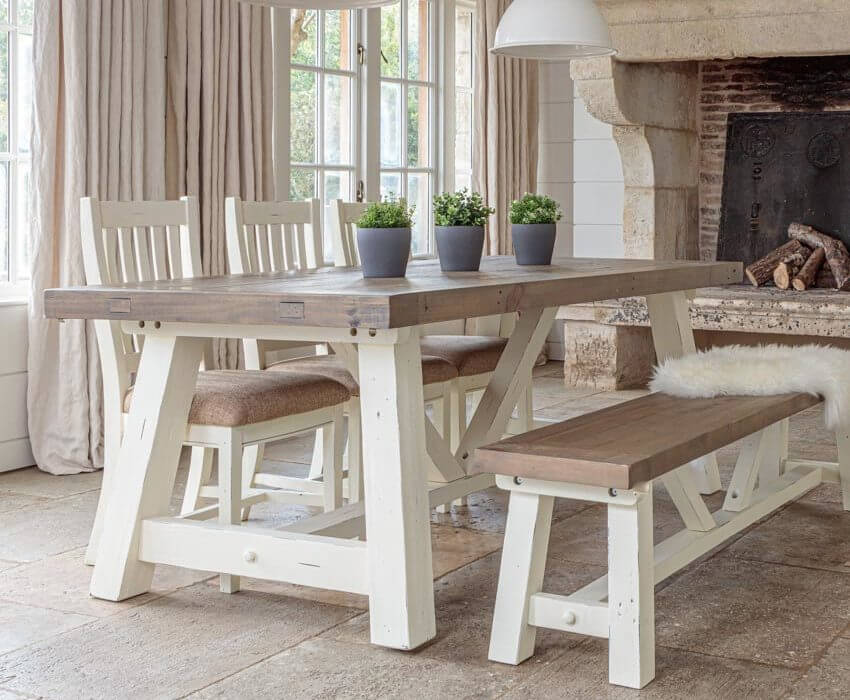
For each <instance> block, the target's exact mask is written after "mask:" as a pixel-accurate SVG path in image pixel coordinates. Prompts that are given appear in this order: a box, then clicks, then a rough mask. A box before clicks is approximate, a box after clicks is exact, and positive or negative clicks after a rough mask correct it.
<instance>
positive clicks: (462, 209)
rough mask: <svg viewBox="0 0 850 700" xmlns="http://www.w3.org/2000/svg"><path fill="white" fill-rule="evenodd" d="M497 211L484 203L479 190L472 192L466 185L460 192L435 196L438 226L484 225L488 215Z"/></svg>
mask: <svg viewBox="0 0 850 700" xmlns="http://www.w3.org/2000/svg"><path fill="white" fill-rule="evenodd" d="M495 211H496V210H495V209H491V208H490V207H488V206H487V205H486V204H485V203H484V199H483V198H482V197H481V195H480V194H478V192H470V191H469V190H468V189H467V188H466V187H464V188H463V189H462V190H461V191H460V192H446V193H445V194H438V195H435V196H434V224H435V225H436V226H484V225H485V224H486V223H487V217H488V216H489V215H490V214H493V213H495Z"/></svg>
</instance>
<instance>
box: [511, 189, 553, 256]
mask: <svg viewBox="0 0 850 700" xmlns="http://www.w3.org/2000/svg"><path fill="white" fill-rule="evenodd" d="M560 218H561V205H560V204H558V203H557V202H556V201H555V200H554V199H552V198H551V197H547V196H546V195H542V194H528V193H526V194H524V195H523V196H522V198H521V199H515V200H514V201H513V202H511V236H512V237H513V239H514V252H515V253H516V261H517V265H551V264H552V251H553V250H554V249H555V233H556V228H555V224H556V223H557V222H558V221H559V220H560Z"/></svg>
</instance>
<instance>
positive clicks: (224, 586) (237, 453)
mask: <svg viewBox="0 0 850 700" xmlns="http://www.w3.org/2000/svg"><path fill="white" fill-rule="evenodd" d="M218 522H219V523H220V524H222V525H230V526H238V525H240V524H241V522H242V436H241V435H240V434H239V433H238V432H236V431H232V432H231V433H230V442H229V443H225V444H223V445H220V446H219V450H218ZM219 587H220V588H221V592H222V593H237V592H238V591H239V576H235V575H233V574H224V573H223V574H221V575H220V576H219Z"/></svg>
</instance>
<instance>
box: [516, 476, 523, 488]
mask: <svg viewBox="0 0 850 700" xmlns="http://www.w3.org/2000/svg"><path fill="white" fill-rule="evenodd" d="M514 483H515V484H516V485H517V486H519V485H520V484H521V483H522V477H520V476H515V477H514Z"/></svg>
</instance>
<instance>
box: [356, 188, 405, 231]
mask: <svg viewBox="0 0 850 700" xmlns="http://www.w3.org/2000/svg"><path fill="white" fill-rule="evenodd" d="M415 210H416V207H415V206H413V205H410V206H408V204H407V200H406V199H405V198H404V197H399V198H396V197H394V196H393V195H390V196H389V197H387V198H386V199H384V200H383V201H381V202H373V203H372V204H370V205H369V206H368V207H367V208H366V211H364V212H363V216H361V217H360V220H359V221H358V222H357V227H358V228H411V227H412V226H413V212H414V211H415Z"/></svg>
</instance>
